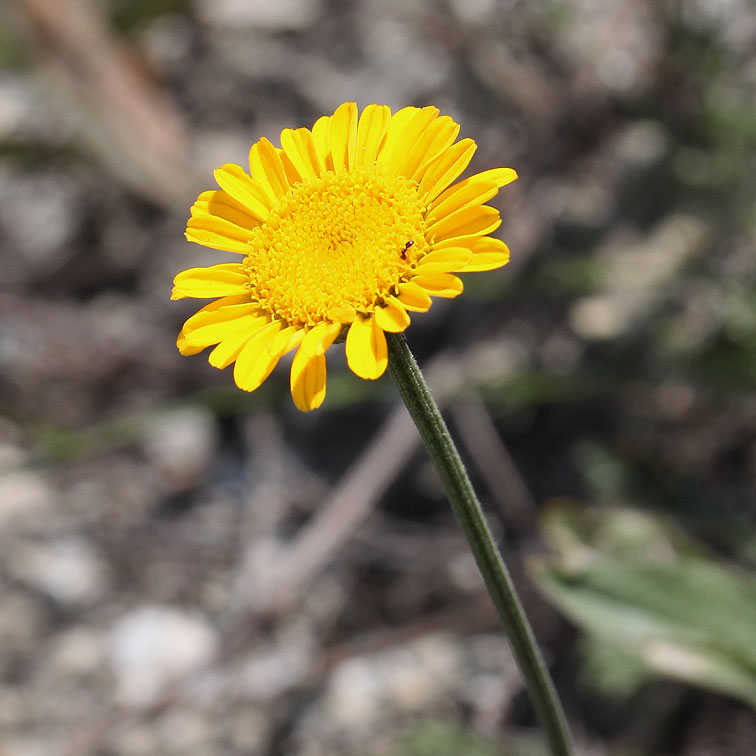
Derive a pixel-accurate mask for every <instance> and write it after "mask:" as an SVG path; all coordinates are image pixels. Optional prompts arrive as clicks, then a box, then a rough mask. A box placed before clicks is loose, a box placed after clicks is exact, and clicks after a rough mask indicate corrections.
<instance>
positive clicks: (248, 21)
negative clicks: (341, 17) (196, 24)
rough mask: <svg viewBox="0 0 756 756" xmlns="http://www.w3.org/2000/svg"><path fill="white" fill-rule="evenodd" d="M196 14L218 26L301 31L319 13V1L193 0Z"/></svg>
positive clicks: (208, 22) (206, 21)
mask: <svg viewBox="0 0 756 756" xmlns="http://www.w3.org/2000/svg"><path fill="white" fill-rule="evenodd" d="M195 7H196V10H197V14H198V15H199V16H200V18H201V19H202V20H203V21H204V22H205V23H207V24H211V25H213V26H220V27H230V28H234V29H236V28H239V27H257V28H260V29H267V30H269V31H282V30H287V29H302V28H304V27H307V26H309V25H310V24H312V23H313V21H315V20H316V19H317V17H318V15H319V14H320V10H321V8H320V0H254V2H250V0H196V2H195Z"/></svg>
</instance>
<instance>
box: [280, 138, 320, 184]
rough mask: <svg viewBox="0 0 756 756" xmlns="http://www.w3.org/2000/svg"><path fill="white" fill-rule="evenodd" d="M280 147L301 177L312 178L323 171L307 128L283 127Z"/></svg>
mask: <svg viewBox="0 0 756 756" xmlns="http://www.w3.org/2000/svg"><path fill="white" fill-rule="evenodd" d="M281 147H282V148H283V151H284V153H285V154H286V156H287V157H288V158H289V159H290V160H291V162H292V163H293V164H294V167H295V168H296V169H297V171H298V173H299V175H300V176H301V177H302V178H314V177H317V176H321V175H322V174H323V173H324V172H325V166H324V165H323V160H322V158H321V157H320V154H319V153H318V150H317V149H316V148H315V142H314V141H313V138H312V133H311V132H310V130H309V129H284V130H283V131H282V132H281Z"/></svg>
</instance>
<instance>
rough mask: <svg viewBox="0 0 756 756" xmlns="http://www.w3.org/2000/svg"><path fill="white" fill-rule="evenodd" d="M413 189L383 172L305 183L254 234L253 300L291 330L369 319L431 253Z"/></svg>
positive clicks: (249, 260)
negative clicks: (354, 316)
mask: <svg viewBox="0 0 756 756" xmlns="http://www.w3.org/2000/svg"><path fill="white" fill-rule="evenodd" d="M425 210H426V208H425V205H424V204H423V203H422V202H421V201H420V198H419V197H418V194H417V187H416V185H415V184H414V183H413V182H411V181H409V180H408V179H405V178H400V177H397V176H392V175H390V174H389V173H388V172H386V171H385V170H383V169H382V168H381V167H380V166H378V165H373V166H369V167H367V168H357V169H354V170H351V171H349V172H344V173H333V172H331V171H329V172H328V173H326V174H324V175H323V176H321V177H320V178H311V179H306V180H305V181H303V182H302V183H300V184H297V185H296V186H294V187H292V189H291V190H290V191H289V192H288V193H287V194H286V195H285V196H284V197H283V198H282V199H281V202H280V204H279V205H278V207H276V208H274V209H273V210H272V211H271V212H270V215H269V216H268V218H267V220H266V221H265V223H264V224H263V225H262V226H260V227H258V228H256V229H255V230H254V231H253V236H252V239H251V240H250V242H249V246H250V250H249V253H248V254H247V257H246V259H245V261H244V267H245V269H246V271H247V273H248V275H249V280H250V292H251V294H252V298H253V299H255V300H257V301H258V302H259V303H260V305H261V306H262V307H263V308H265V309H267V310H269V311H270V313H271V314H272V315H273V316H274V317H275V318H277V319H282V320H284V321H286V323H287V324H289V325H296V326H299V327H302V326H314V325H317V324H318V323H321V322H323V321H326V320H328V321H335V320H341V319H343V318H344V313H345V312H350V311H351V308H354V310H355V311H357V312H361V313H370V312H372V311H373V309H374V308H375V306H376V304H380V302H381V301H382V300H383V299H384V298H385V297H387V296H388V295H389V294H391V293H392V292H393V291H394V287H395V286H396V284H398V283H400V282H401V281H403V280H406V279H407V277H408V275H409V273H410V271H411V270H412V268H413V267H414V266H415V265H416V264H417V261H418V260H419V259H420V258H421V257H422V256H423V255H425V254H426V252H427V251H428V244H427V242H426V240H425V220H424V215H425Z"/></svg>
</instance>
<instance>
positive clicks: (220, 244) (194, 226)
mask: <svg viewBox="0 0 756 756" xmlns="http://www.w3.org/2000/svg"><path fill="white" fill-rule="evenodd" d="M185 236H186V238H187V239H188V240H189V241H193V242H197V243H198V244H202V245H203V246H214V247H215V248H216V249H223V250H226V251H230V252H239V253H242V254H246V253H247V252H249V247H248V246H247V245H248V243H249V240H250V239H251V238H252V231H250V230H249V229H245V228H241V227H240V226H237V225H235V224H233V223H230V222H229V221H227V220H223V218H217V217H215V216H214V215H196V216H194V217H193V218H189V220H188V221H187V222H186V232H185ZM209 242H213V244H212V245H211V244H210V243H209ZM216 242H217V244H216Z"/></svg>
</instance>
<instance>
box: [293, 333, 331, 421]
mask: <svg viewBox="0 0 756 756" xmlns="http://www.w3.org/2000/svg"><path fill="white" fill-rule="evenodd" d="M290 384H291V396H292V399H294V404H295V405H296V407H297V409H299V410H302V412H309V411H310V410H314V409H317V408H318V407H320V405H321V404H323V400H324V399H325V395H326V359H325V355H324V354H316V355H311V354H308V353H307V352H306V351H305V350H304V349H303V348H302V347H301V346H300V347H299V349H298V350H297V353H296V354H295V355H294V360H293V361H292V363H291V375H290Z"/></svg>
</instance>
